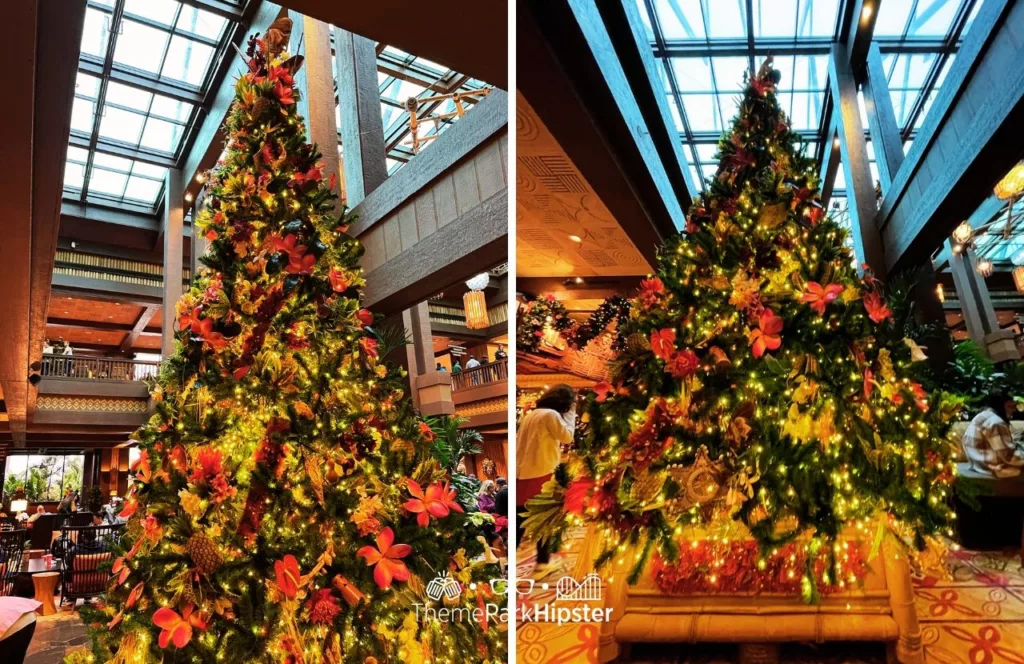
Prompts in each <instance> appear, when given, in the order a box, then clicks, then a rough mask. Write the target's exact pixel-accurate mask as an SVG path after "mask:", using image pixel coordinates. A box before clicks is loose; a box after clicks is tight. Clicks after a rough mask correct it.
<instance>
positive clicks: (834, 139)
mask: <svg viewBox="0 0 1024 664" xmlns="http://www.w3.org/2000/svg"><path fill="white" fill-rule="evenodd" d="M822 150H823V152H822V157H821V172H820V173H819V174H818V186H819V187H821V204H822V205H823V206H824V207H825V209H826V210H827V209H828V201H829V199H830V198H832V189H833V188H834V187H835V184H836V173H838V172H839V137H838V136H836V126H835V123H833V124H832V125H831V126H830V130H829V132H828V133H827V134H825V145H824V146H822Z"/></svg>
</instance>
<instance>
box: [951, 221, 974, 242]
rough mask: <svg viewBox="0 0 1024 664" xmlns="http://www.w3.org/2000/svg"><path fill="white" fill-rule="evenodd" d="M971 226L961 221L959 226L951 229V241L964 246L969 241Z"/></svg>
mask: <svg viewBox="0 0 1024 664" xmlns="http://www.w3.org/2000/svg"><path fill="white" fill-rule="evenodd" d="M971 232H972V229H971V225H970V224H969V223H967V222H966V221H961V222H960V225H959V226H957V227H956V228H954V229H953V239H954V240H956V241H957V242H959V243H960V244H964V243H965V242H967V241H968V240H970V239H971Z"/></svg>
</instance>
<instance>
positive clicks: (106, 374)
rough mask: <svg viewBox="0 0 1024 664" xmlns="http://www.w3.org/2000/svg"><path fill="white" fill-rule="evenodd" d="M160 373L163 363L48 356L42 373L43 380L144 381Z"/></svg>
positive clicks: (44, 359) (45, 357) (106, 358)
mask: <svg viewBox="0 0 1024 664" xmlns="http://www.w3.org/2000/svg"><path fill="white" fill-rule="evenodd" d="M158 371H160V363H159V362H153V361H147V360H120V359H116V358H111V357H76V356H75V355H51V354H45V355H43V366H42V369H41V370H40V371H39V373H40V375H42V376H43V377H44V378H86V379H90V380H122V381H142V380H146V379H147V378H153V377H154V376H156V374H157V372H158Z"/></svg>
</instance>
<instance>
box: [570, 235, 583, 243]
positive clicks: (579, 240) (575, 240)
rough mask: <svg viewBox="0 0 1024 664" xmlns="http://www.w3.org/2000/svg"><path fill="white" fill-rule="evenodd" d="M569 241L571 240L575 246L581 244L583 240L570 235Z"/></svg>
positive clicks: (577, 236)
mask: <svg viewBox="0 0 1024 664" xmlns="http://www.w3.org/2000/svg"><path fill="white" fill-rule="evenodd" d="M569 239H570V240H572V241H573V242H575V243H576V244H582V243H583V238H581V237H580V236H579V235H570V236H569Z"/></svg>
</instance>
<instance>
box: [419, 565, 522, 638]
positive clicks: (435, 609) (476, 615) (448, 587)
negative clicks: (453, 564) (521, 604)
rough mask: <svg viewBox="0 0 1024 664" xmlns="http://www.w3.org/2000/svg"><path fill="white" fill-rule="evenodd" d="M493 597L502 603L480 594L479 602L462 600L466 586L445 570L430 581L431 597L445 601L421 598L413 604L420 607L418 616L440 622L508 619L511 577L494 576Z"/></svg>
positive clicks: (472, 585)
mask: <svg viewBox="0 0 1024 664" xmlns="http://www.w3.org/2000/svg"><path fill="white" fill-rule="evenodd" d="M489 585H490V587H491V593H490V594H491V597H492V598H493V599H496V600H499V601H501V602H502V603H501V604H498V603H496V602H494V601H483V595H482V594H477V604H476V606H466V605H464V604H462V603H461V602H462V597H463V590H464V588H463V587H462V584H461V583H459V582H458V581H457V580H456V579H455V578H453V577H452V576H451V575H450V574H448V573H447V572H444V573H442V574H440V575H438V576H436V577H434V578H433V579H431V581H430V583H428V584H427V588H426V594H427V598H428V599H430V600H432V601H433V602H439V603H440V604H441V605H440V606H436V605H433V604H426V603H420V602H417V603H415V604H413V606H414V607H415V608H416V619H417V620H434V621H437V622H446V623H454V622H467V623H468V622H475V623H478V624H481V625H484V624H487V623H489V622H492V621H495V620H497V621H500V622H503V623H507V622H508V606H506V605H505V603H504V601H505V599H506V597H507V595H508V579H502V578H498V579H491V580H490V582H489ZM477 588H478V585H477V584H476V583H471V584H469V590H471V591H476V590H477Z"/></svg>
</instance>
